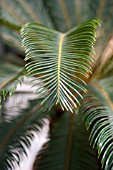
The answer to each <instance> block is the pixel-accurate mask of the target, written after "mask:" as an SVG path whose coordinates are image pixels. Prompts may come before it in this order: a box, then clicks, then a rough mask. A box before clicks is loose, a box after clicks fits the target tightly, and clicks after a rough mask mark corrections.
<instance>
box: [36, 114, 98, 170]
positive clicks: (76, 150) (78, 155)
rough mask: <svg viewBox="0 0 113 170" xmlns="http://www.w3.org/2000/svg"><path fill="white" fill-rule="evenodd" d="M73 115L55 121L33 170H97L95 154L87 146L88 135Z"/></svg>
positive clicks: (78, 118) (63, 116) (79, 120)
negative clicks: (49, 138)
mask: <svg viewBox="0 0 113 170" xmlns="http://www.w3.org/2000/svg"><path fill="white" fill-rule="evenodd" d="M75 114H76V113H73V114H70V113H69V112H65V114H63V115H62V116H61V117H59V118H58V119H57V122H56V124H55V125H54V127H53V129H52V131H51V133H50V137H51V140H50V141H49V142H48V143H47V145H45V146H44V148H43V149H42V150H41V152H40V154H39V155H38V157H39V159H37V160H36V162H35V164H34V170H44V169H49V170H51V169H54V170H62V169H66V170H68V169H69V170H74V169H76V170H81V169H84V170H91V169H92V170H99V167H98V166H99V165H98V159H97V153H96V151H95V150H94V149H92V148H91V146H90V145H89V141H88V137H89V134H88V133H87V131H86V129H85V128H84V125H83V123H82V121H81V118H80V117H79V116H78V115H76V116H75ZM89 155H90V157H89Z"/></svg>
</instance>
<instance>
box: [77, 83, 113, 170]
mask: <svg viewBox="0 0 113 170" xmlns="http://www.w3.org/2000/svg"><path fill="white" fill-rule="evenodd" d="M80 111H81V114H83V120H84V121H85V124H86V127H87V129H90V130H91V133H90V142H91V144H92V145H93V147H96V148H97V149H98V156H99V158H100V159H101V164H102V169H104V170H111V169H112V168H113V162H112V160H113V123H112V122H113V104H112V101H111V100H110V98H109V96H108V94H107V93H106V91H105V89H103V88H102V87H101V86H100V85H99V84H95V87H93V86H90V87H89V92H88V94H86V95H85V98H84V102H83V105H82V106H81V110H80Z"/></svg>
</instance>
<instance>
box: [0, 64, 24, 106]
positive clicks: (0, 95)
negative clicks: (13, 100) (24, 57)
mask: <svg viewBox="0 0 113 170" xmlns="http://www.w3.org/2000/svg"><path fill="white" fill-rule="evenodd" d="M25 74H26V72H25V69H23V67H20V66H16V65H13V64H6V63H2V64H1V66H0V107H1V104H2V101H3V100H5V98H6V97H7V95H12V94H13V93H14V91H15V90H16V88H17V85H18V84H21V83H22V82H23V80H24V77H25Z"/></svg>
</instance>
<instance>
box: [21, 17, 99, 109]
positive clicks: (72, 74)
mask: <svg viewBox="0 0 113 170" xmlns="http://www.w3.org/2000/svg"><path fill="white" fill-rule="evenodd" d="M98 25H99V21H98V20H91V21H88V22H86V23H84V24H82V25H80V26H78V27H75V28H73V29H72V30H70V31H69V32H67V33H65V34H62V33H60V32H57V31H54V30H51V29H49V28H47V27H45V26H43V25H40V24H37V23H29V24H27V25H25V26H24V27H23V28H22V29H21V36H22V46H23V47H24V49H25V53H26V58H25V60H29V59H34V61H29V62H28V64H27V65H26V69H27V72H28V75H29V76H38V78H35V79H37V80H40V79H41V80H40V81H39V83H36V84H35V86H38V88H37V90H36V93H37V94H38V95H39V97H43V96H44V95H45V96H46V98H45V99H44V101H43V104H44V109H45V110H46V109H51V108H52V106H54V105H55V104H58V103H60V105H61V107H62V109H63V110H64V109H66V110H70V111H71V112H72V111H73V109H75V108H76V107H77V104H78V105H80V102H79V101H78V99H77V97H76V95H79V96H80V97H81V98H82V95H81V93H80V92H79V91H84V92H85V91H86V89H85V87H84V86H85V82H84V81H83V79H84V77H87V78H88V76H89V72H91V67H90V65H91V63H92V53H93V45H94V42H95V36H96V34H95V32H96V28H97V26H98ZM81 77H82V78H81ZM39 85H41V86H40V88H39ZM76 103H77V104H76Z"/></svg>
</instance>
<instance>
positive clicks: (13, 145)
mask: <svg viewBox="0 0 113 170" xmlns="http://www.w3.org/2000/svg"><path fill="white" fill-rule="evenodd" d="M21 98H25V95H22V94H21ZM16 102H18V98H15V100H14V101H13V105H11V106H10V107H12V111H14V110H15V112H14V113H13V114H14V115H13V118H12V119H6V120H5V121H4V120H3V121H2V122H1V124H0V136H1V138H0V169H3V170H6V169H11V170H13V169H15V167H17V166H18V165H19V163H20V161H21V159H22V158H23V157H22V156H27V149H28V148H29V147H30V145H31V142H32V140H33V138H34V132H38V133H39V127H42V125H43V124H44V120H43V118H48V116H47V114H48V115H49V114H50V112H49V113H47V112H46V114H45V113H43V112H42V111H41V110H40V104H39V103H40V100H31V101H29V104H26V101H24V102H23V101H22V100H21V103H20V104H21V105H24V108H23V109H21V110H19V109H18V107H19V106H18V105H16ZM22 102H23V103H22ZM7 107H9V105H7V104H6V105H5V108H3V109H2V112H7V111H8V109H7ZM15 107H16V109H15ZM2 114H10V113H2ZM17 114H18V115H19V116H16V115H17Z"/></svg>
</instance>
